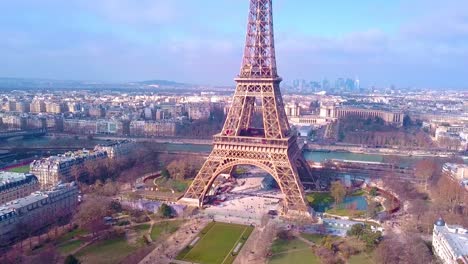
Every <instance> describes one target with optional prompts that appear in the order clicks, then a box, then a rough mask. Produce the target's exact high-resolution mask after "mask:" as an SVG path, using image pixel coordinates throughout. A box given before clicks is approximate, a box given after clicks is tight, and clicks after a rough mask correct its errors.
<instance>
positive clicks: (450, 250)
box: [432, 218, 468, 264]
mask: <svg viewBox="0 0 468 264" xmlns="http://www.w3.org/2000/svg"><path fill="white" fill-rule="evenodd" d="M432 246H433V247H434V253H435V254H436V255H437V256H438V257H439V258H440V259H441V260H442V262H443V263H444V264H468V229H466V228H464V227H461V226H457V225H448V224H446V223H445V221H444V220H443V219H442V218H440V219H439V220H437V222H436V223H435V224H434V230H433V233H432Z"/></svg>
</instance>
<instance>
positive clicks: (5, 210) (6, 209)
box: [0, 182, 76, 221]
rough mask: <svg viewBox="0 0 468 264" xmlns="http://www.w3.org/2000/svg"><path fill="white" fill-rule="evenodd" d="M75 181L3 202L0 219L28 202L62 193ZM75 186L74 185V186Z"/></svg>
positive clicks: (0, 207) (72, 185) (73, 184)
mask: <svg viewBox="0 0 468 264" xmlns="http://www.w3.org/2000/svg"><path fill="white" fill-rule="evenodd" d="M75 186H76V185H75V183H74V182H72V183H66V184H59V185H57V186H55V187H54V188H53V189H52V190H49V191H37V192H34V193H32V194H30V195H29V196H26V197H23V198H19V199H16V200H13V201H10V202H8V203H5V204H3V205H1V206H0V221H2V220H3V219H4V218H6V217H8V216H11V215H14V214H16V211H17V210H19V209H21V208H23V207H25V206H28V205H29V204H32V203H35V202H38V201H41V200H44V199H47V198H48V197H49V196H55V195H58V194H62V193H64V192H66V191H68V190H69V189H71V188H73V187H75ZM75 188H76V187H75Z"/></svg>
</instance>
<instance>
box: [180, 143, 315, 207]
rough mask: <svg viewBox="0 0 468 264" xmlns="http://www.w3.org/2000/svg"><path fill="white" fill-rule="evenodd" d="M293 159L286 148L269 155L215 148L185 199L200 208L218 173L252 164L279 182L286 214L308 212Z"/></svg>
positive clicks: (250, 150) (268, 153) (247, 150)
mask: <svg viewBox="0 0 468 264" xmlns="http://www.w3.org/2000/svg"><path fill="white" fill-rule="evenodd" d="M272 153H273V154H272ZM295 158H296V157H289V155H288V153H287V149H280V150H277V151H275V150H273V149H271V150H270V151H268V152H258V151H255V150H252V149H245V148H237V149H235V148H231V149H230V150H221V149H214V150H213V152H212V153H211V154H210V156H209V157H208V159H207V161H206V162H205V163H204V164H203V166H202V168H201V170H200V172H199V173H198V175H197V177H196V178H195V179H194V181H193V183H192V185H191V186H190V187H189V189H188V190H187V192H186V194H185V195H184V198H190V199H196V200H198V202H199V204H200V206H201V205H202V204H203V200H204V197H205V195H206V194H207V193H208V192H209V190H210V188H211V186H212V184H213V182H214V180H215V179H216V178H217V177H218V176H219V174H221V173H223V172H225V171H228V170H229V169H231V168H232V167H234V166H238V165H252V166H256V167H258V168H261V169H263V170H264V171H266V172H267V173H269V174H271V175H272V176H273V178H274V179H275V180H276V181H277V182H278V186H279V187H280V189H281V191H282V192H283V194H284V209H285V211H287V210H296V211H302V212H307V210H308V206H307V203H306V200H305V198H304V193H303V187H302V184H301V183H300V179H299V175H298V173H297V171H296V170H295V168H294V165H293V164H292V163H291V161H290V160H294V159H295Z"/></svg>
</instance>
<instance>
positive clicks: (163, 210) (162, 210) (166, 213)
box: [158, 203, 174, 218]
mask: <svg viewBox="0 0 468 264" xmlns="http://www.w3.org/2000/svg"><path fill="white" fill-rule="evenodd" d="M158 213H159V215H160V216H162V217H164V218H171V217H172V216H173V214H174V213H173V209H172V207H170V206H169V205H167V204H165V203H163V204H161V206H160V207H159V210H158Z"/></svg>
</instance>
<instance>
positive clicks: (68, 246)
mask: <svg viewBox="0 0 468 264" xmlns="http://www.w3.org/2000/svg"><path fill="white" fill-rule="evenodd" d="M82 244H83V241H81V240H71V241H67V242H65V243H62V244H60V245H58V246H57V249H58V251H59V252H60V253H61V254H62V255H63V256H66V255H68V254H70V253H72V252H73V251H74V250H76V249H78V248H79V247H80V246H81V245H82Z"/></svg>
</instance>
